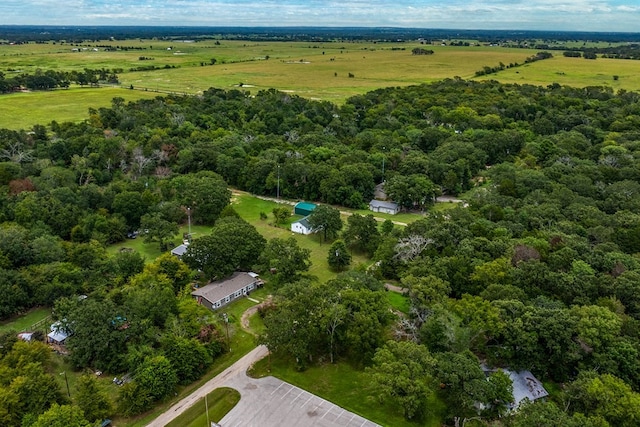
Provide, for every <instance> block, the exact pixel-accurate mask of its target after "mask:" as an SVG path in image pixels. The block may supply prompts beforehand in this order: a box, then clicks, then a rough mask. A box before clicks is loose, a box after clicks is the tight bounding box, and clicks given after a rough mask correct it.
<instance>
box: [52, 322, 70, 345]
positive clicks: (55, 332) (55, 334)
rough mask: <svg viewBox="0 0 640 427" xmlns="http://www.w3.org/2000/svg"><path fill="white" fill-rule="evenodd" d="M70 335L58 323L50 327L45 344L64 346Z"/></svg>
mask: <svg viewBox="0 0 640 427" xmlns="http://www.w3.org/2000/svg"><path fill="white" fill-rule="evenodd" d="M69 335H71V334H70V333H69V332H68V331H67V330H66V329H65V328H64V327H63V326H62V323H60V322H55V323H54V324H52V325H51V332H49V333H48V334H47V342H49V343H53V344H64V343H65V341H66V340H67V338H69Z"/></svg>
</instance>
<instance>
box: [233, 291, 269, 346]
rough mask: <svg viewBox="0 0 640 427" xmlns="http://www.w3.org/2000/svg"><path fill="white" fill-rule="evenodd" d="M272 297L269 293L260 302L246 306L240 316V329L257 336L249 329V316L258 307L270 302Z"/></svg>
mask: <svg viewBox="0 0 640 427" xmlns="http://www.w3.org/2000/svg"><path fill="white" fill-rule="evenodd" d="M272 298H273V296H272V295H269V296H267V298H265V300H264V301H262V302H261V303H260V304H256V305H254V306H251V307H249V308H247V309H246V310H245V311H244V313H242V316H241V317H240V325H242V329H244V330H245V331H247V332H248V333H250V334H251V335H253V336H254V337H255V336H257V334H256V333H255V332H254V331H252V330H251V326H250V325H249V318H250V317H251V316H253V315H254V314H255V313H256V312H257V311H258V310H259V309H260V307H263V306H265V305H267V304H269V303H270V302H271V299H272Z"/></svg>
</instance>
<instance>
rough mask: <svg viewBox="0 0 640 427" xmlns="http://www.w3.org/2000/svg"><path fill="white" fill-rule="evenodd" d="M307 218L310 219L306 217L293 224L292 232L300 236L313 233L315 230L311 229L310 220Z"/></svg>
mask: <svg viewBox="0 0 640 427" xmlns="http://www.w3.org/2000/svg"><path fill="white" fill-rule="evenodd" d="M307 218H308V217H304V218H302V219H299V220H298V221H296V222H293V223H291V231H293V232H294V233H298V234H311V233H313V232H314V231H315V230H314V229H313V228H312V227H311V224H309V220H308V219H307Z"/></svg>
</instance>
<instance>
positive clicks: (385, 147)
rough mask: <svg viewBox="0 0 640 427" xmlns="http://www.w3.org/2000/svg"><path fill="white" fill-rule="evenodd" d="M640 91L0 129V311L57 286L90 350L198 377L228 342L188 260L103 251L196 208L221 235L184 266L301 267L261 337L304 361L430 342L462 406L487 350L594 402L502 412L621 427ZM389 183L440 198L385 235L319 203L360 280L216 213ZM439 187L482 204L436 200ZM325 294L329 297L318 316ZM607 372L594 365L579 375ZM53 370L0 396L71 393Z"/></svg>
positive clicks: (20, 307)
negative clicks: (391, 341) (398, 301)
mask: <svg viewBox="0 0 640 427" xmlns="http://www.w3.org/2000/svg"><path fill="white" fill-rule="evenodd" d="M639 100H640V95H639V94H638V93H636V92H627V91H624V90H621V91H618V92H617V93H614V92H613V90H612V89H610V88H608V87H586V88H572V87H568V86H561V85H559V84H553V85H550V86H548V87H536V86H530V85H515V84H509V85H503V84H499V83H497V82H494V81H487V82H476V81H465V80H462V79H457V78H456V79H448V80H443V81H440V82H434V83H431V84H425V85H419V86H412V87H406V88H386V89H379V90H376V91H372V92H369V93H367V94H364V95H358V96H354V97H352V98H350V99H349V100H347V101H346V102H345V103H344V105H342V106H337V105H333V104H331V103H327V102H318V101H313V100H305V99H303V98H300V97H297V96H294V95H291V94H287V93H281V92H278V91H275V90H266V91H259V92H258V93H256V94H254V95H252V94H249V93H248V92H244V91H242V90H237V89H234V90H230V91H224V90H220V89H210V90H208V91H206V92H204V93H203V94H202V95H201V96H197V97H195V96H173V95H172V96H167V97H157V98H155V99H152V100H141V101H138V102H133V103H129V104H125V103H124V102H123V100H122V99H114V101H113V102H112V105H111V106H110V107H105V108H100V109H98V110H92V111H91V112H90V118H89V120H87V121H85V122H82V123H62V124H60V123H55V122H54V123H52V124H51V125H49V126H47V127H45V126H37V127H34V128H33V129H31V130H25V131H9V130H0V160H1V162H0V221H2V224H1V225H0V317H2V318H7V317H9V316H12V315H14V314H16V313H19V312H22V311H24V310H27V309H29V308H31V307H34V306H36V305H48V306H51V305H53V304H55V316H56V317H57V318H58V320H61V321H63V322H65V323H66V326H67V327H68V328H69V329H70V330H71V331H72V332H73V335H72V336H71V337H70V338H69V342H68V346H69V349H70V350H71V356H70V358H71V362H72V363H73V364H74V366H77V367H78V368H85V367H95V368H100V369H109V370H112V371H114V372H124V371H127V370H131V364H132V363H133V362H132V361H137V364H138V365H140V364H142V363H143V362H144V361H145V360H151V361H155V362H154V363H156V364H155V365H153V366H160V367H161V368H162V370H163V372H164V376H163V378H166V379H168V380H170V381H169V382H170V383H173V384H175V383H176V382H177V381H180V382H186V381H189V380H191V379H192V378H195V376H196V375H195V368H194V366H196V365H200V364H202V365H207V363H209V361H210V360H211V359H210V358H209V357H207V356H206V355H205V353H204V352H203V351H202V348H201V347H200V346H203V347H204V348H205V349H206V350H207V352H208V354H209V355H210V356H211V357H213V354H214V353H215V351H213V350H212V348H214V347H217V348H219V340H217V339H216V338H211V337H217V335H216V334H215V333H212V332H211V329H213V330H215V327H214V326H212V323H213V322H212V321H211V320H210V319H208V317H207V316H206V315H205V314H202V313H200V312H198V310H197V308H194V307H193V306H192V305H190V303H188V302H186V300H188V297H189V295H188V291H186V292H185V291H183V290H184V289H185V286H186V285H187V284H188V283H189V281H190V279H191V272H190V271H189V269H188V267H187V266H186V265H185V264H184V263H182V261H179V260H175V259H168V258H166V257H165V258H159V259H158V260H157V261H156V262H154V263H153V264H152V265H151V266H147V267H143V262H144V261H143V260H142V259H141V257H135V256H133V255H131V256H130V255H125V254H118V255H110V254H109V253H108V251H107V250H106V249H105V247H106V245H107V244H110V243H113V242H118V241H122V240H123V239H125V237H126V233H127V232H132V231H137V230H140V229H141V228H142V231H144V230H145V229H146V230H149V233H148V234H147V236H148V237H149V238H153V239H156V241H158V242H159V243H160V244H162V243H163V242H165V243H166V241H167V239H166V238H167V236H168V235H169V234H170V231H172V230H175V228H174V226H175V224H177V223H179V222H181V221H184V220H185V219H186V215H187V213H188V214H189V215H190V217H191V219H192V220H193V221H194V223H198V224H204V225H208V226H212V227H214V230H215V232H214V233H212V234H211V235H209V236H204V237H201V238H199V239H195V241H193V242H192V244H191V246H190V249H189V253H188V255H187V256H186V258H185V260H186V261H188V262H189V265H190V266H191V267H192V268H195V269H202V270H203V271H205V272H206V274H208V275H209V276H214V275H220V276H223V275H225V274H228V273H229V272H231V271H233V270H234V269H236V268H241V269H245V268H246V269H248V268H251V267H253V264H257V267H260V269H261V271H263V272H265V273H266V274H265V277H267V278H268V279H270V280H271V281H272V282H278V284H280V285H284V284H287V283H290V284H291V285H287V286H281V289H280V290H278V295H277V296H276V299H275V300H274V306H273V307H272V308H271V309H272V310H273V312H274V313H277V314H278V316H276V315H272V314H270V313H269V311H268V310H266V312H265V325H266V326H267V330H266V332H265V342H266V343H267V344H268V345H269V346H270V348H271V349H272V350H273V351H275V352H281V353H285V354H289V355H293V356H294V357H296V358H298V363H299V364H301V365H302V364H308V363H312V362H309V361H310V360H311V361H315V360H318V359H319V358H321V357H322V358H326V360H335V359H336V358H338V359H339V358H345V359H349V361H350V362H352V363H354V365H357V366H363V365H367V364H370V363H371V362H372V360H373V359H374V355H375V354H376V351H377V350H378V349H379V347H381V346H382V344H383V343H384V342H385V341H386V338H389V337H390V336H393V337H395V338H398V339H400V340H410V341H411V342H412V343H413V344H415V345H416V346H423V347H424V349H426V350H427V351H428V353H429V355H430V358H432V359H433V360H435V361H436V362H435V365H434V366H435V367H434V368H433V370H432V371H430V378H433V379H434V381H440V382H442V384H445V386H446V387H445V388H443V389H441V390H440V391H438V390H435V391H434V393H435V394H434V395H436V396H437V397H438V398H439V399H442V400H444V401H447V402H449V405H451V406H455V408H456V409H459V412H457V413H454V412H453V411H450V412H449V416H450V417H460V416H467V415H469V414H470V411H471V409H470V404H471V402H473V401H475V400H479V401H486V399H487V398H488V397H489V396H494V394H492V391H491V390H489V388H486V387H485V386H486V384H484V383H482V382H480V376H479V374H478V370H477V369H476V360H475V359H474V357H476V356H475V355H482V357H483V358H485V359H486V360H487V362H488V363H492V364H494V365H499V366H509V367H511V368H514V369H523V368H526V369H530V370H532V371H533V372H534V373H535V374H536V375H537V376H540V377H541V378H543V379H545V380H547V381H556V382H566V383H572V382H574V381H577V385H576V387H577V388H575V390H574V391H571V393H574V394H572V395H571V399H574V400H571V401H572V402H580V403H579V405H578V404H576V405H573V406H571V405H570V406H569V409H568V412H567V413H564V415H563V414H559V413H558V411H559V410H558V406H554V405H555V403H553V404H551V403H550V404H547V405H541V406H538V407H536V406H535V405H532V406H528V407H525V408H524V410H523V415H520V416H514V417H513V418H510V420H509V421H505V423H510V422H513V425H523V426H524V425H531V423H534V422H535V421H532V420H536V419H539V418H540V416H541V415H540V414H549V417H551V418H552V419H558V420H561V421H559V422H565V421H566V423H567V425H571V423H574V424H575V423H578V421H584V422H585V424H584V425H603V426H604V425H605V424H602V423H609V424H611V425H623V424H621V423H624V422H626V421H623V418H625V417H626V420H633V419H634V418H633V417H634V416H635V413H634V412H633V410H632V407H626V406H625V407H624V408H623V409H624V411H623V412H618V413H616V412H615V411H614V410H613V409H611V408H609V407H608V406H607V404H606V402H604V401H600V400H598V398H597V396H613V397H612V399H613V398H615V399H617V398H619V397H621V396H622V397H624V398H625V399H628V401H630V402H635V400H634V399H635V398H636V396H635V395H634V394H633V393H636V392H637V390H639V389H640V374H639V373H640V362H638V360H639V359H638V355H639V354H640V337H639V336H638V333H637V331H638V330H640V328H639V327H638V326H639V322H640V296H639V295H640V287H639V286H640V285H639V283H640V262H638V258H637V254H638V253H639V252H640V215H638V213H637V212H638V209H639V208H640V186H639V184H638V182H640V173H639V171H640V163H639V160H638V159H640V154H639V153H640V148H639V147H640V146H639V144H638V141H639V140H640V133H639V132H638V120H637V116H638V115H639V114H640V109H639V108H638V101H639ZM383 164H384V172H383V170H382V165H383ZM385 181H386V185H385V191H387V194H388V195H390V196H391V197H392V198H393V199H395V200H396V201H397V202H399V203H400V204H401V205H402V206H403V207H404V208H405V209H409V210H417V211H420V210H423V209H426V212H425V213H424V216H423V217H422V218H421V219H419V220H417V221H414V222H411V223H410V224H408V225H407V226H406V227H401V226H397V227H391V226H389V224H387V226H385V227H384V228H383V230H382V231H383V232H382V233H381V232H380V231H381V230H380V227H379V224H378V222H377V221H376V219H375V218H374V217H373V216H362V215H358V214H355V215H353V216H351V217H349V219H348V221H347V227H346V229H345V230H344V231H343V232H342V233H341V234H339V231H340V228H339V227H337V225H336V227H333V225H331V226H330V225H329V223H328V222H326V221H324V220H323V221H320V222H321V223H323V224H321V226H322V227H323V229H324V230H326V231H327V237H334V236H330V234H331V233H330V230H332V229H335V234H336V236H335V237H340V238H341V239H343V240H344V242H345V244H346V245H347V247H349V248H350V249H352V250H354V251H355V252H357V253H358V255H359V256H366V257H369V258H370V261H371V262H370V263H368V264H370V265H371V266H370V267H369V268H368V270H367V274H368V275H365V276H366V277H364V278H363V277H359V278H357V279H354V278H353V276H349V277H347V276H340V278H339V279H338V281H337V282H335V283H331V284H318V283H316V282H313V281H309V282H305V281H302V282H301V281H300V279H301V277H302V275H303V273H304V272H306V271H308V269H309V254H308V252H307V251H306V250H305V249H302V248H301V247H300V245H298V244H297V243H296V241H295V240H294V239H287V240H284V239H272V240H271V241H270V242H265V241H264V240H262V238H260V237H259V235H258V234H257V232H256V231H255V229H253V228H252V227H251V226H249V225H248V224H246V223H244V222H243V221H242V220H240V219H238V218H237V217H234V216H233V215H232V216H224V217H222V218H220V216H221V214H222V212H223V210H224V209H225V207H226V206H228V205H229V203H230V200H231V192H230V190H229V189H228V188H227V186H228V185H233V186H234V187H236V188H238V189H240V190H247V191H251V192H253V193H256V194H258V195H261V196H272V197H273V196H276V193H277V192H278V191H279V195H280V196H281V197H283V198H287V199H296V200H310V201H315V202H321V203H322V202H324V203H330V204H338V205H343V206H347V207H353V208H360V207H363V205H366V203H367V202H368V201H369V200H370V198H371V197H373V194H374V189H375V186H376V184H381V183H383V182H385ZM440 193H442V194H445V195H462V197H463V198H464V200H465V201H466V204H462V203H460V204H457V205H456V206H454V205H453V204H450V205H449V206H444V207H448V208H449V209H446V210H445V209H444V207H443V206H439V207H438V208H439V209H433V210H431V209H428V208H429V205H430V204H431V202H432V201H433V198H434V196H436V195H438V194H440ZM321 206H322V205H321ZM440 208H442V209H440ZM318 212H320V213H321V212H322V210H320V211H318ZM331 218H334V219H335V213H334V212H331ZM143 224H144V225H143ZM332 224H333V222H332ZM336 224H337V223H336ZM330 227H331V228H330ZM169 229H170V230H169ZM166 230H169V231H166ZM238 241H242V242H244V243H243V244H237V242H238ZM230 242H233V244H231V243H230ZM220 248H222V250H220ZM341 251H342V249H341ZM194 254H197V256H193V255H194ZM334 254H335V251H334ZM209 261H211V262H209ZM271 273H273V275H271ZM375 278H377V279H384V280H398V281H399V283H400V284H403V285H404V286H406V287H407V288H409V298H410V308H409V309H408V310H407V311H408V313H406V314H403V315H400V314H397V313H396V314H394V315H395V316H397V317H396V321H395V322H394V323H393V327H392V328H390V323H391V317H392V315H391V314H390V312H389V310H388V301H387V299H386V297H385V294H384V292H382V291H380V290H379V283H378V285H376V284H375V283H374V280H375ZM376 283H377V282H376ZM365 289H366V290H365ZM280 292H282V293H280ZM78 295H88V298H86V299H78V298H77V296H78ZM185 296H186V297H185ZM310 301H314V304H316V305H317V306H318V307H321V309H319V310H318V312H315V311H314V313H309V310H308V307H309V306H310V304H311V303H310ZM295 322H298V323H297V324H296V323H295ZM210 332H211V333H210ZM178 337H179V338H178ZM205 337H206V338H205ZM383 338H384V339H383ZM194 340H197V341H198V342H196V341H194ZM211 340H212V341H211ZM389 348H390V347H389ZM389 348H387V350H388V351H389V352H391V350H389ZM424 349H423V348H419V350H418V351H420V352H423V351H424ZM163 353H164V354H163ZM391 353H393V352H391ZM0 354H5V350H0ZM9 354H10V352H9ZM216 354H217V353H216ZM185 355H186V356H185ZM5 357H6V356H5ZM161 357H164V360H162V359H159V358H161ZM394 357H397V356H394ZM186 358H188V359H190V362H192V363H184V364H183V363H182V362H184V360H183V359H186ZM8 360H12V358H9V359H8ZM430 360H431V359H430ZM160 362H162V363H160ZM11 363H14V362H11ZM34 363H35V362H34ZM150 363H151V362H150ZM10 369H15V367H11V368H10ZM592 370H596V371H597V373H598V376H597V377H593V378H591V377H589V378H587V379H585V378H586V377H584V374H583V373H584V372H590V371H592ZM41 371H42V369H41V368H39V367H37V366H35V365H34V366H31V367H29V368H28V369H26V368H25V370H24V374H23V375H20V376H15V371H12V372H13V373H12V374H11V375H8V376H6V378H8V380H6V381H5V384H3V385H4V387H3V388H2V389H1V390H2V393H4V395H3V396H4V397H3V399H4V398H6V400H3V402H5V403H3V404H5V405H10V406H11V405H14V404H15V405H17V406H15V408H18V409H16V410H15V411H14V412H13V413H9V412H8V411H4V412H2V411H0V417H2V422H3V423H4V424H7V425H19V424H21V422H22V418H23V417H24V416H26V414H27V413H26V408H25V407H22V406H19V405H18V403H16V402H15V401H14V400H15V397H12V396H9V394H7V392H6V390H12V393H14V394H15V395H20V393H23V392H24V390H26V389H27V388H29V387H31V386H33V389H38V390H41V391H42V395H43V396H44V397H43V399H42V401H38V402H34V403H33V408H37V411H39V413H42V412H44V411H45V410H47V409H48V408H49V407H50V406H51V405H52V404H53V403H58V404H64V403H65V402H64V399H62V398H61V397H60V395H59V393H58V391H56V389H55V388H54V387H53V384H52V383H51V381H49V380H48V379H47V378H46V377H42V376H39V375H36V372H38V373H41ZM456 373H464V374H465V375H467V377H464V376H462V375H458V376H457V377H456V378H454V377H455V376H456ZM32 374H33V375H32ZM141 375H142V374H141ZM3 377H4V375H3ZM143 377H144V376H141V377H140V378H143ZM34 378H37V379H38V380H36V379H34ZM43 378H44V379H43ZM147 380H148V381H147ZM155 380H157V378H150V377H149V378H146V379H145V380H144V381H147V382H146V383H145V382H144V381H142V382H140V383H135V384H131V385H130V384H127V385H126V386H123V387H122V389H121V390H122V393H121V399H120V400H119V407H120V408H121V410H122V411H124V412H125V413H128V414H133V413H138V412H140V411H144V410H145V409H146V408H148V406H149V405H150V404H151V402H152V401H153V400H154V399H156V398H160V395H154V394H153V393H155V391H154V390H143V389H142V387H143V385H144V384H147V385H148V384H154V381H155ZM454 380H455V381H454ZM143 383H144V384H143ZM449 385H450V386H449ZM578 386H579V387H578ZM167 390H168V389H167ZM167 390H164V391H163V393H164V392H167ZM460 390H462V392H461V391H460ZM567 393H569V392H567ZM494 397H495V396H494ZM12 399H14V400H12ZM621 408H622V407H620V408H618V409H620V411H622V409H621ZM614 409H615V408H614ZM410 410H411V411H414V410H416V411H417V409H416V408H415V407H413V409H412V408H410ZM561 412H562V411H561ZM411 413H412V414H414V413H415V414H416V415H417V414H418V413H417V412H411ZM408 414H409V412H407V415H408ZM621 414H622V415H621ZM38 415H39V414H38ZM30 419H31V420H35V419H36V418H30ZM527 423H528V424H527ZM589 423H591V424H589Z"/></svg>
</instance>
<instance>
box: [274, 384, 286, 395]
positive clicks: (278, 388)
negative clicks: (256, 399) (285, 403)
mask: <svg viewBox="0 0 640 427" xmlns="http://www.w3.org/2000/svg"><path fill="white" fill-rule="evenodd" d="M284 384H285V383H284V382H281V383H280V385H279V386H278V387H277V388H276V389H275V390H273V391H272V392H271V395H272V396H273V393H275V392H276V391H278V390H280V387H282V386H283V385H284Z"/></svg>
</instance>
